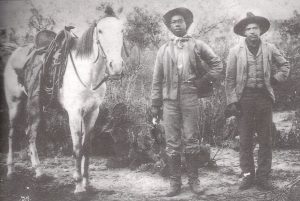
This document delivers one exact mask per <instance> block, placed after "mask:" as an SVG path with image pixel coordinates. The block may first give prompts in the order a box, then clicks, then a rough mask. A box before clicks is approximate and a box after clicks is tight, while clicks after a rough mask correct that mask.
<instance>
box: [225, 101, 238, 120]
mask: <svg viewBox="0 0 300 201" xmlns="http://www.w3.org/2000/svg"><path fill="white" fill-rule="evenodd" d="M240 115H241V107H240V105H239V104H238V103H231V104H229V105H227V107H226V109H225V117H226V118H229V117H232V116H236V117H238V116H240Z"/></svg>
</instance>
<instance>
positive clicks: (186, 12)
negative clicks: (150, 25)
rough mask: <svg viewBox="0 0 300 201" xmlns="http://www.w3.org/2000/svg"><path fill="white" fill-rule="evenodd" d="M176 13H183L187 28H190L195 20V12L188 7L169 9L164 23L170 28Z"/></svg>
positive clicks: (164, 17)
mask: <svg viewBox="0 0 300 201" xmlns="http://www.w3.org/2000/svg"><path fill="white" fill-rule="evenodd" d="M174 15H181V16H182V17H183V18H184V21H185V24H186V29H188V28H189V27H190V26H191V24H192V22H193V13H192V12H191V11H190V10H189V9H187V8H183V7H180V8H175V9H173V10H170V11H168V12H167V13H166V14H165V15H164V16H163V19H164V23H165V25H166V26H167V27H168V28H169V29H170V21H171V18H172V17H173V16H174Z"/></svg>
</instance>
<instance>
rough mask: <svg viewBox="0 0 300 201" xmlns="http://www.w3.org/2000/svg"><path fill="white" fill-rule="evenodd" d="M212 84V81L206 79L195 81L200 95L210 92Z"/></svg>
mask: <svg viewBox="0 0 300 201" xmlns="http://www.w3.org/2000/svg"><path fill="white" fill-rule="evenodd" d="M212 84H213V83H212V82H211V81H209V80H208V79H204V78H201V79H196V80H194V85H195V86H196V87H197V89H198V91H199V92H200V93H206V92H208V91H209V89H210V87H211V85H212Z"/></svg>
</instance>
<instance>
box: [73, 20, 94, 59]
mask: <svg viewBox="0 0 300 201" xmlns="http://www.w3.org/2000/svg"><path fill="white" fill-rule="evenodd" d="M94 29H95V25H92V26H90V27H89V29H88V30H86V31H85V32H84V33H83V35H82V37H80V38H79V39H78V41H77V43H76V56H80V57H89V56H90V55H91V54H92V53H93V35H94Z"/></svg>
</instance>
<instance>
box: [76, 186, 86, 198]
mask: <svg viewBox="0 0 300 201" xmlns="http://www.w3.org/2000/svg"><path fill="white" fill-rule="evenodd" d="M85 193H86V188H84V187H83V186H82V185H76V187H75V191H74V194H75V195H79V196H80V195H84V194H85Z"/></svg>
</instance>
